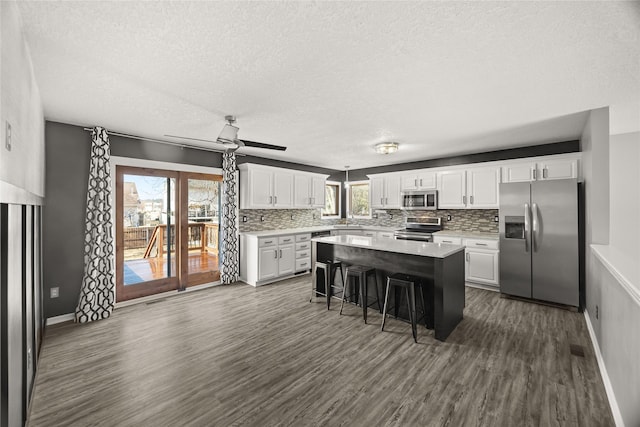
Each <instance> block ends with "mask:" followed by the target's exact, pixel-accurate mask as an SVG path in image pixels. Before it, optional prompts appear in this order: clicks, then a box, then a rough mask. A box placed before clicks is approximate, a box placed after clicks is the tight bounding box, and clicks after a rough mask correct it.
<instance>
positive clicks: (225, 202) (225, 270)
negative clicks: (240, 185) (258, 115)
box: [220, 153, 239, 284]
mask: <svg viewBox="0 0 640 427" xmlns="http://www.w3.org/2000/svg"><path fill="white" fill-rule="evenodd" d="M236 177H237V174H236V154H235V153H224V154H223V155H222V233H221V234H222V237H221V239H220V240H221V242H220V246H221V257H222V259H221V263H220V281H221V282H222V283H223V284H229V283H235V282H237V281H238V274H239V248H238V204H237V193H236V189H237V182H236Z"/></svg>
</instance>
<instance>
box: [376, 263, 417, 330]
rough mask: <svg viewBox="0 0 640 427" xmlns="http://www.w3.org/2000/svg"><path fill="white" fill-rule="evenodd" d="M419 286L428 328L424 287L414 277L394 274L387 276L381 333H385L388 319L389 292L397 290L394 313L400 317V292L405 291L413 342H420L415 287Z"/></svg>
mask: <svg viewBox="0 0 640 427" xmlns="http://www.w3.org/2000/svg"><path fill="white" fill-rule="evenodd" d="M416 286H418V289H419V290H420V297H421V298H420V301H421V306H422V312H423V314H424V320H425V326H427V327H428V325H427V324H428V320H427V319H428V316H427V312H426V308H425V307H424V292H423V290H422V285H421V284H420V282H419V280H418V279H417V278H415V277H413V276H410V275H408V274H404V273H394V274H392V275H390V276H387V290H386V292H385V297H384V309H383V311H382V326H381V327H380V331H384V322H385V320H386V318H387V308H388V302H389V291H390V288H391V287H393V288H395V304H394V311H395V316H396V317H397V316H398V308H399V306H400V304H399V302H400V301H399V300H400V293H399V292H398V291H400V290H402V289H404V290H405V295H406V297H407V306H408V308H409V320H410V321H411V333H412V334H413V340H414V341H415V342H418V330H417V329H418V328H417V326H416V298H415V287H416Z"/></svg>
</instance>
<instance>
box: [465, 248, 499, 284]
mask: <svg viewBox="0 0 640 427" xmlns="http://www.w3.org/2000/svg"><path fill="white" fill-rule="evenodd" d="M498 255H499V251H497V250H487V249H475V248H469V247H467V248H466V249H465V260H466V267H465V275H464V276H465V277H464V278H465V281H466V282H475V283H483V284H487V285H494V286H498V283H499V282H498V274H499V273H500V270H499V268H498V257H499V256H498Z"/></svg>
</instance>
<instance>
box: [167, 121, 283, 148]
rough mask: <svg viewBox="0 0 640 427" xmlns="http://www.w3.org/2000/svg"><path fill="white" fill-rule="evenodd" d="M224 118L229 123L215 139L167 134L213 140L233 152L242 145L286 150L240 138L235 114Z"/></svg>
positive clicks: (205, 140)
mask: <svg viewBox="0 0 640 427" xmlns="http://www.w3.org/2000/svg"><path fill="white" fill-rule="evenodd" d="M224 119H225V120H226V121H227V124H226V125H224V127H223V128H222V131H221V132H220V135H218V138H216V140H215V141H212V140H210V139H200V138H189V137H187V136H177V135H165V136H168V137H170V138H180V139H188V140H191V141H201V142H212V143H214V144H222V145H224V146H226V149H225V151H229V152H233V151H236V150H237V149H238V148H240V147H255V148H266V149H268V150H279V151H284V150H286V149H287V147H283V146H282V145H273V144H266V143H264V142H256V141H247V140H246V139H238V130H240V129H239V128H238V127H236V126H234V125H233V124H234V123H235V122H236V117H235V116H224Z"/></svg>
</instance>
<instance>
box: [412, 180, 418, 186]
mask: <svg viewBox="0 0 640 427" xmlns="http://www.w3.org/2000/svg"><path fill="white" fill-rule="evenodd" d="M413 185H414V186H415V187H417V186H418V180H417V179H414V180H413Z"/></svg>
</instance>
